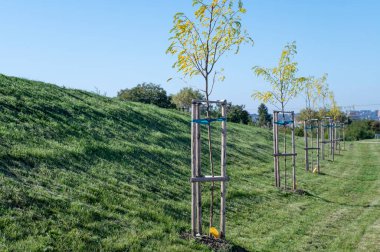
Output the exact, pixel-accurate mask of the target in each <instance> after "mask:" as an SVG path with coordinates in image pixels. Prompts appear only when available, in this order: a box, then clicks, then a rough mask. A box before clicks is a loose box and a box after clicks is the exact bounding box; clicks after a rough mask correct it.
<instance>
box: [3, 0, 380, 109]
mask: <svg viewBox="0 0 380 252" xmlns="http://www.w3.org/2000/svg"><path fill="white" fill-rule="evenodd" d="M191 2H192V1H191V0H145V1H129V0H107V1H106V0H103V1H97V0H81V1H78V0H65V1H58V0H51V1H48V0H44V1H42V0H33V1H30V0H24V1H21V0H12V1H5V0H1V1H0V11H1V15H0V30H1V39H0V72H1V73H4V74H7V75H13V76H20V77H26V78H29V79H34V80H41V81H45V82H51V83H55V84H58V85H60V86H63V85H64V86H66V87H73V88H78V89H86V90H90V91H95V87H96V88H97V89H99V90H100V91H101V92H102V93H104V92H106V93H107V95H109V96H115V95H116V93H117V91H118V90H120V89H122V88H130V87H133V86H135V85H136V84H138V83H142V82H153V83H157V84H161V85H162V86H163V87H164V88H165V89H166V90H167V91H168V93H175V92H177V91H178V90H179V89H180V88H181V87H183V86H193V87H200V86H199V84H200V83H199V81H197V80H190V81H188V84H185V83H183V82H181V81H179V80H174V81H173V82H170V83H167V82H166V80H167V79H168V78H170V77H176V76H179V75H178V74H177V73H176V71H175V70H173V69H172V68H171V66H172V64H173V62H174V58H172V57H171V56H168V55H166V54H165V50H166V48H167V46H168V37H169V33H168V31H169V30H170V28H171V26H172V17H173V15H174V13H175V12H178V11H181V12H185V13H190V12H191V11H192V9H191ZM244 2H245V6H246V8H247V14H246V16H245V18H244V20H243V25H244V26H245V27H246V28H247V29H248V30H249V32H250V33H251V35H252V37H253V39H254V41H255V45H254V46H253V47H244V48H242V50H241V52H240V54H239V55H234V54H230V55H229V56H227V57H225V58H223V60H222V61H221V63H220V66H221V67H223V68H224V69H225V74H226V80H225V81H224V82H223V83H219V84H218V85H217V87H216V91H215V93H214V95H213V96H214V98H216V99H221V98H226V99H228V100H230V101H232V102H233V103H235V104H245V105H246V107H247V109H248V110H249V111H250V112H255V111H256V110H257V106H258V102H255V101H253V100H252V99H251V97H250V95H251V93H252V92H253V91H254V90H263V89H264V88H265V85H266V84H265V83H264V82H263V81H261V80H260V79H258V78H257V77H255V76H254V75H253V73H252V71H251V68H252V67H253V66H255V65H260V66H273V65H274V64H275V63H276V61H277V59H278V57H279V55H280V52H281V49H282V48H283V46H284V45H285V44H286V43H287V42H291V41H294V40H295V41H297V46H298V55H297V61H298V62H299V67H300V74H302V75H314V76H320V75H322V74H323V73H328V74H329V81H328V83H329V84H330V87H331V89H332V90H333V91H334V92H335V94H336V98H337V101H338V103H339V104H340V105H351V104H359V105H362V104H364V105H365V104H379V103H380V99H379V94H380V77H379V76H380V74H379V70H380V67H379V60H380V1H377V0H257V1H255V0H245V1H244ZM303 104H304V102H303V98H302V97H300V98H299V99H297V100H296V101H294V102H293V103H292V104H290V105H289V109H295V110H299V109H300V108H302V106H303ZM357 108H358V109H361V108H371V109H380V106H365V107H357Z"/></svg>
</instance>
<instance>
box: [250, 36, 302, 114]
mask: <svg viewBox="0 0 380 252" xmlns="http://www.w3.org/2000/svg"><path fill="white" fill-rule="evenodd" d="M296 49H297V47H296V43H295V42H293V43H291V44H287V45H286V46H285V48H284V49H283V50H282V53H281V57H280V59H279V62H278V65H277V66H276V67H274V68H264V67H259V66H255V67H253V70H254V72H255V74H256V75H257V76H260V77H263V79H264V80H265V81H267V82H269V84H270V85H271V91H266V92H260V91H256V92H254V93H253V95H252V97H253V98H254V99H256V100H259V101H262V102H264V103H267V102H269V103H271V104H272V105H274V106H275V107H277V108H278V109H281V111H284V110H285V106H286V105H287V104H288V102H289V101H290V100H291V99H293V98H294V97H296V96H297V95H298V93H299V92H300V91H301V90H302V89H303V85H304V82H305V81H306V80H307V78H305V77H296V73H297V71H298V63H297V62H295V61H293V60H294V56H295V55H296V54H297V50H296Z"/></svg>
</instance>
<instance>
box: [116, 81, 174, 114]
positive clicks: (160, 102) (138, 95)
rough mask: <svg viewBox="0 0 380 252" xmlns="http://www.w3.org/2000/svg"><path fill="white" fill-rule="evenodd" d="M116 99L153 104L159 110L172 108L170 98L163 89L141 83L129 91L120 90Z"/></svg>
mask: <svg viewBox="0 0 380 252" xmlns="http://www.w3.org/2000/svg"><path fill="white" fill-rule="evenodd" d="M117 97H119V98H120V99H122V100H126V101H134V102H141V103H147V104H154V105H157V106H159V107H161V108H172V107H173V105H172V103H171V102H170V98H169V97H168V96H167V94H166V91H165V89H163V88H162V87H161V86H160V85H156V84H153V83H145V82H144V83H142V84H138V85H137V86H136V87H134V88H131V89H122V90H120V91H119V92H118V94H117Z"/></svg>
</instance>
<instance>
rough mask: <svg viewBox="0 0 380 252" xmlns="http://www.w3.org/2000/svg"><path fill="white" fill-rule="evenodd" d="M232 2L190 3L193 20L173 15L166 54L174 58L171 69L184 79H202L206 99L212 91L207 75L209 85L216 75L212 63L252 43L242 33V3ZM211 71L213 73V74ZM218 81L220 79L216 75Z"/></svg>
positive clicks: (195, 1)
mask: <svg viewBox="0 0 380 252" xmlns="http://www.w3.org/2000/svg"><path fill="white" fill-rule="evenodd" d="M235 2H236V1H234V0H212V1H207V0H193V6H194V7H195V9H196V10H195V12H194V17H193V18H190V17H188V16H187V15H185V14H184V13H181V12H179V13H177V14H175V16H174V20H173V28H172V29H171V31H170V33H171V34H172V37H170V39H169V40H170V41H171V44H170V46H169V47H168V49H167V51H166V53H167V54H171V55H176V56H177V60H176V62H175V63H174V65H173V67H174V68H176V69H177V70H178V71H179V72H182V73H183V74H184V75H185V76H189V77H192V76H194V75H201V76H202V77H203V78H204V79H205V80H206V90H204V91H205V92H206V98H207V97H208V95H210V94H211V92H212V88H209V86H208V78H209V75H210V74H212V73H214V77H213V83H215V78H216V75H217V74H218V73H220V71H219V72H217V71H214V70H215V69H214V67H215V64H216V63H217V62H218V61H219V59H220V58H221V56H223V55H224V54H225V53H226V52H228V51H231V50H234V52H235V53H237V52H238V51H239V47H240V45H241V44H243V43H249V42H252V43H253V41H252V39H251V38H250V37H249V35H248V34H247V32H246V31H245V30H244V31H243V30H242V27H241V23H240V21H241V16H240V14H243V13H246V9H245V8H244V7H243V3H242V1H238V3H237V5H236V4H235ZM213 71H214V72H213ZM218 78H219V80H221V81H222V80H223V79H224V77H223V76H222V75H221V74H220V75H219V77H218Z"/></svg>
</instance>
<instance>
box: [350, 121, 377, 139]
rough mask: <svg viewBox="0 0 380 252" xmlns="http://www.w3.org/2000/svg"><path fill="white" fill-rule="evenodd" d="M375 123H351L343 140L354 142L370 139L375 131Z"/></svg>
mask: <svg viewBox="0 0 380 252" xmlns="http://www.w3.org/2000/svg"><path fill="white" fill-rule="evenodd" d="M374 122H375V121H371V120H363V121H353V122H352V123H351V124H350V125H349V126H348V127H347V131H346V134H345V138H346V140H348V141H356V140H362V139H371V138H374V137H375V129H376V127H377V124H375V123H374Z"/></svg>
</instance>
